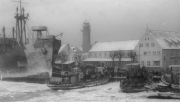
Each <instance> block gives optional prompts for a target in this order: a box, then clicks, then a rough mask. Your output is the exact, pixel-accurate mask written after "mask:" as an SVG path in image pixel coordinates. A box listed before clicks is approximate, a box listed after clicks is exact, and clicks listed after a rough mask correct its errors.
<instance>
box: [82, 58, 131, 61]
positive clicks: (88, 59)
mask: <svg viewBox="0 0 180 102" xmlns="http://www.w3.org/2000/svg"><path fill="white" fill-rule="evenodd" d="M83 61H85V62H88V61H103V62H104V61H107V62H109V61H113V60H112V58H86V59H85V60H83ZM114 61H119V59H117V58H115V59H114ZM121 61H131V58H121Z"/></svg>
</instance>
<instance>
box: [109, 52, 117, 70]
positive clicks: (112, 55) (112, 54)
mask: <svg viewBox="0 0 180 102" xmlns="http://www.w3.org/2000/svg"><path fill="white" fill-rule="evenodd" d="M110 57H111V59H112V67H114V66H115V65H114V60H115V58H116V55H115V52H110Z"/></svg>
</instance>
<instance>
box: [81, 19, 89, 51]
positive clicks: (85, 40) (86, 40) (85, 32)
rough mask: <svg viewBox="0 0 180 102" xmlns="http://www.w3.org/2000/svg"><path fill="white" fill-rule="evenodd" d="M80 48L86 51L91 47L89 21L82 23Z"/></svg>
mask: <svg viewBox="0 0 180 102" xmlns="http://www.w3.org/2000/svg"><path fill="white" fill-rule="evenodd" d="M82 33H83V34H82V38H83V39H82V48H83V52H88V51H89V49H90V48H91V41H90V33H91V28H90V24H89V22H87V21H85V22H84V23H83V30H82Z"/></svg>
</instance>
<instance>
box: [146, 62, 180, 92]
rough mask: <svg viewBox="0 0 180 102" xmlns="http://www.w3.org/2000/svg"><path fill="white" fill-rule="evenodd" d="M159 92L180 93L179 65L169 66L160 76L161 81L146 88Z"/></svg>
mask: <svg viewBox="0 0 180 102" xmlns="http://www.w3.org/2000/svg"><path fill="white" fill-rule="evenodd" d="M147 87H148V88H149V89H150V90H153V91H159V92H171V93H180V65H170V66H169V68H167V69H166V71H165V72H164V73H163V75H162V76H161V81H160V82H158V83H155V84H154V83H152V84H150V85H148V86H147Z"/></svg>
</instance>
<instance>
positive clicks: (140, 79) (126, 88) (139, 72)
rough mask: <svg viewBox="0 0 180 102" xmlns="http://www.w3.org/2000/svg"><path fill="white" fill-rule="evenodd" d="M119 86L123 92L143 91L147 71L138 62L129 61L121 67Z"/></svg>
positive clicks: (146, 81)
mask: <svg viewBox="0 0 180 102" xmlns="http://www.w3.org/2000/svg"><path fill="white" fill-rule="evenodd" d="M121 70H122V71H121V72H122V73H121V78H120V88H121V91H122V92H125V93H135V92H141V91H145V90H146V88H145V85H146V84H147V83H148V73H147V71H146V69H145V68H144V67H140V65H139V63H130V64H127V65H125V67H124V68H122V69H121Z"/></svg>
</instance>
